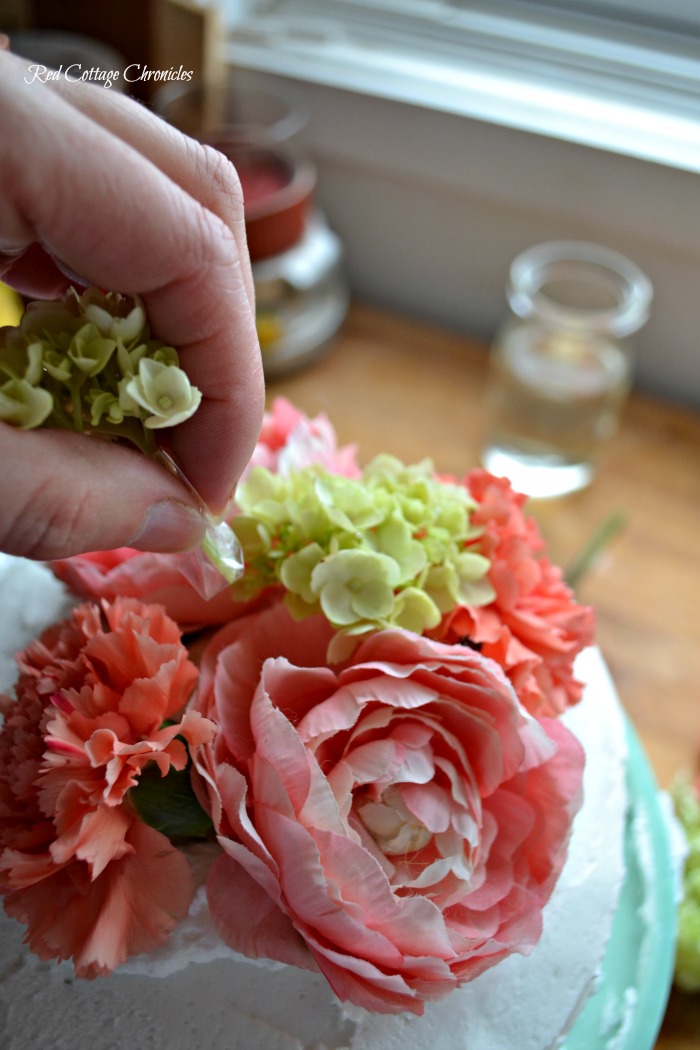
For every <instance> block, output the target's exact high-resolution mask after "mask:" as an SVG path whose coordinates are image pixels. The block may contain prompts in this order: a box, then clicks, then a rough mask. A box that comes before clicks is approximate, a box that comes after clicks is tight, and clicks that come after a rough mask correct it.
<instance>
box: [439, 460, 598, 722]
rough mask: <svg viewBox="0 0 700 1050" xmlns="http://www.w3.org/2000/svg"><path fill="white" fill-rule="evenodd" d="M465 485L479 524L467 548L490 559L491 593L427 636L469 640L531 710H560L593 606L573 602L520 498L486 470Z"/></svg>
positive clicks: (586, 640) (588, 633) (575, 688)
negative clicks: (493, 662)
mask: <svg viewBox="0 0 700 1050" xmlns="http://www.w3.org/2000/svg"><path fill="white" fill-rule="evenodd" d="M466 486H467V488H468V489H469V492H470V493H471V495H472V496H473V497H474V498H475V499H476V500H477V502H478V506H477V508H476V509H475V510H474V512H473V514H472V523H473V524H474V525H475V526H481V528H482V529H483V532H482V533H481V535H480V536H479V537H478V538H477V539H476V540H475V541H474V543H473V545H472V549H474V550H477V551H478V552H479V553H480V554H483V555H484V556H485V557H486V558H488V559H489V561H490V563H491V566H490V569H489V571H488V579H489V581H490V583H491V585H492V587H493V589H494V591H495V598H494V600H493V601H492V602H490V603H488V604H486V605H483V606H481V607H473V606H468V607H457V608H456V609H454V610H453V611H452V612H450V613H449V614H448V615H447V616H446V617H445V618H444V620H443V622H442V624H441V625H440V627H439V628H438V629H437V630H436V631H434V632H432V634H433V636H434V637H438V638H440V639H442V640H444V641H447V642H456V641H459V640H461V639H464V638H467V639H469V641H470V643H472V644H474V645H477V646H478V647H479V649H480V650H481V652H482V653H483V654H484V655H485V656H489V657H491V658H492V659H493V660H496V661H497V662H498V663H499V664H500V665H501V666H502V667H503V668H504V670H505V671H506V674H507V675H508V677H509V678H510V680H511V682H512V683H513V686H514V687H515V690H516V692H517V694H518V697H519V699H520V701H521V703H523V704H524V705H525V707H527V709H528V710H529V711H530V712H532V713H533V714H536V715H548V716H552V717H553V716H556V715H559V714H561V713H562V712H563V711H565V710H566V708H567V707H569V706H570V705H572V704H575V703H576V702H577V701H578V700H580V698H581V694H582V690H583V686H582V684H581V683H580V682H578V681H577V680H576V679H575V678H574V674H573V665H574V660H575V658H576V656H577V655H578V653H579V652H581V650H582V649H584V648H585V647H586V646H588V645H590V644H591V643H592V642H593V636H594V616H593V610H592V609H590V608H588V607H586V606H583V605H579V604H578V603H577V602H576V601H575V599H574V596H573V594H572V592H571V589H570V588H569V587H568V586H567V584H566V583H565V582H564V580H563V578H562V573H561V570H560V569H559V568H558V567H557V566H555V565H553V564H552V563H551V562H550V561H549V559H548V558H547V557H546V556H544V555H543V553H542V550H543V548H544V542H543V540H542V537H541V535H540V533H539V530H538V528H537V525H536V524H535V522H534V521H533V520H532V518H530V517H528V516H527V515H526V514H525V513H524V511H523V505H524V503H525V496H522V495H520V494H519V493H517V492H514V491H513V489H512V488H511V485H510V482H509V481H507V480H506V479H505V478H496V477H493V476H492V475H491V474H489V473H487V472H486V471H484V470H475V471H472V472H471V473H470V474H468V475H467V478H466Z"/></svg>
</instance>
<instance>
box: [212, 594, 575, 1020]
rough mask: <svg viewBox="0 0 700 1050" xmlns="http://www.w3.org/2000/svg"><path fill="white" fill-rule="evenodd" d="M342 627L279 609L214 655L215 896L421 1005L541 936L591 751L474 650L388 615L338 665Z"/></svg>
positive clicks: (352, 983) (380, 1005) (369, 984)
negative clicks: (329, 661) (532, 707)
mask: <svg viewBox="0 0 700 1050" xmlns="http://www.w3.org/2000/svg"><path fill="white" fill-rule="evenodd" d="M330 636H331V630H330V628H329V626H328V624H327V622H326V621H325V620H324V619H323V618H321V617H314V618H310V619H306V620H304V621H302V622H295V621H293V620H292V619H291V618H290V617H289V615H288V613H287V612H286V609H285V608H284V606H283V605H282V604H277V605H275V606H272V607H270V608H268V609H266V610H264V611H262V612H260V613H257V614H255V615H253V616H249V617H246V618H243V619H241V620H238V621H237V622H236V623H233V624H229V625H228V626H227V627H225V628H223V629H222V631H220V632H219V634H218V635H217V636H216V637H215V639H214V640H213V642H212V644H211V646H210V647H209V649H208V650H207V651H206V652H205V655H204V658H203V663H202V671H201V676H200V687H199V689H198V694H197V698H196V701H195V703H196V707H197V709H198V710H199V711H200V712H201V713H202V714H203V715H205V716H206V717H207V718H211V719H213V720H214V721H215V722H216V723H217V724H218V725H219V733H218V735H217V737H216V738H215V740H214V741H213V742H211V743H205V744H203V745H201V746H199V747H197V748H195V749H194V752H193V757H194V761H195V765H196V768H197V770H198V772H199V774H200V776H201V785H200V790H201V792H202V796H203V797H207V798H208V801H209V807H210V809H211V812H212V817H213V820H214V825H215V828H216V831H217V833H218V840H219V842H220V844H221V846H222V847H223V850H224V854H223V855H222V856H221V857H220V858H219V859H218V860H217V862H216V863H215V865H214V867H213V869H212V872H211V875H210V879H209V883H208V894H209V902H210V908H211V911H212V914H213V916H214V919H215V922H216V923H217V927H218V929H219V932H220V935H221V936H222V937H223V939H224V940H225V941H226V942H227V943H228V944H229V945H231V946H232V947H233V948H234V949H236V950H238V951H241V952H243V953H245V954H246V955H248V956H252V957H258V956H267V957H270V958H273V959H278V960H281V961H283V962H287V963H293V964H296V965H299V966H303V967H306V968H310V969H318V970H320V971H321V972H322V973H323V974H325V976H326V977H327V979H328V980H329V982H330V984H331V986H332V987H333V989H334V990H335V992H336V994H337V995H338V996H339V997H340V998H341V999H344V1000H350V1001H352V1002H354V1003H356V1004H357V1005H359V1006H362V1007H365V1008H367V1009H370V1010H377V1011H381V1012H385V1013H395V1012H399V1011H411V1012H414V1013H421V1012H422V1010H423V1008H424V1002H425V1000H430V999H437V998H440V997H442V996H444V995H445V994H447V993H448V992H449V991H451V990H452V989H453V988H455V987H457V986H458V985H460V984H462V983H463V982H465V981H468V980H470V979H472V978H473V977H476V976H477V975H478V974H479V973H481V972H482V971H484V970H485V969H487V968H489V967H491V966H493V965H494V964H495V963H497V962H499V961H500V960H501V959H503V958H504V957H506V956H507V955H509V954H511V953H512V952H514V951H518V952H523V953H527V952H528V951H529V950H530V949H531V948H532V946H533V945H534V944H535V943H536V942H537V940H538V938H539V936H540V932H541V928H542V908H543V906H544V905H545V903H546V902H547V900H548V899H549V897H550V895H551V892H552V889H553V887H554V884H555V882H556V879H557V877H558V874H559V872H560V870H561V868H562V866H563V863H564V858H565V853H566V848H567V842H568V837H569V832H570V826H571V821H572V817H573V814H574V812H575V811H576V809H577V807H578V804H579V796H580V787H581V778H582V768H583V754H582V751H581V748H580V746H579V745H578V743H577V741H576V740H575V739H574V738H573V737H572V736H571V734H570V733H569V732H568V731H567V730H566V729H565V728H564V727H563V726H562V725H561V723H560V722H558V721H556V720H548V719H543V720H541V721H537V720H535V719H534V718H533V717H532V716H530V715H529V714H528V713H527V712H526V711H525V710H524V709H523V708H522V706H521V705H520V704H519V703H518V700H517V698H516V696H515V693H514V691H513V689H512V687H511V686H510V684H509V682H508V680H507V678H506V677H505V675H504V674H503V672H502V671H501V669H500V668H499V667H498V666H497V665H496V664H495V663H494V662H493V661H491V660H487V659H485V658H484V657H483V656H482V655H480V654H479V653H477V652H475V651H474V650H472V649H470V648H467V647H462V646H458V645H456V646H448V645H444V644H442V643H440V642H436V641H432V640H430V639H427V638H424V637H420V636H418V635H413V634H410V633H409V632H406V631H402V630H387V631H380V632H377V633H375V634H373V635H370V636H368V637H367V638H366V639H364V640H363V641H362V642H361V643H360V645H359V646H358V648H357V649H356V651H355V653H354V655H353V657H352V660H351V661H350V662H348V663H346V664H345V665H343V666H341V667H335V668H329V667H327V666H324V663H325V654H326V650H327V647H328V643H329V640H330Z"/></svg>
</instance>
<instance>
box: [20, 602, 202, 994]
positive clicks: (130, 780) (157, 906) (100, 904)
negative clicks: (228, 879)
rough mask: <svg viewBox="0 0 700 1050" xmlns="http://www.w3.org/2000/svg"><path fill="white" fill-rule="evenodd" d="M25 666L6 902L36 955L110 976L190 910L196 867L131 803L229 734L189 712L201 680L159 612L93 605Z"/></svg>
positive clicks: (83, 972)
mask: <svg viewBox="0 0 700 1050" xmlns="http://www.w3.org/2000/svg"><path fill="white" fill-rule="evenodd" d="M18 663H19V667H20V677H19V680H18V682H17V685H16V690H15V691H16V696H17V698H16V700H11V699H10V698H9V697H4V698H1V699H2V704H1V706H2V711H3V713H4V715H5V721H4V726H3V728H2V731H1V732H0V891H1V892H2V894H3V895H4V903H5V910H6V911H7V913H8V914H9V915H11V916H13V917H15V918H17V919H19V920H20V921H21V922H23V923H25V924H26V925H27V932H26V936H25V940H26V941H27V943H28V944H29V946H30V948H31V949H32V951H34V952H35V953H36V954H37V955H39V956H40V958H42V959H50V958H58V959H67V958H72V959H73V962H74V965H75V970H76V973H77V975H78V976H80V977H89V978H91V977H96V976H98V975H101V974H107V973H109V972H110V971H111V970H113V969H114V967H115V966H117V965H118V964H119V963H121V962H123V961H124V959H126V958H127V956H129V955H133V954H136V953H139V952H143V951H150V950H152V949H153V948H155V947H157V946H158V945H159V944H162V943H163V941H165V939H166V938H167V936H168V933H169V932H170V930H171V929H172V928H173V927H174V926H175V924H176V922H177V921H179V919H181V918H182V917H183V916H184V915H185V914H186V912H187V909H188V907H189V905H190V902H191V900H192V895H193V884H192V874H191V871H190V868H189V864H188V861H187V860H186V858H185V857H184V855H183V854H182V853H181V852H179V851H178V850H176V849H175V848H174V847H173V846H172V845H171V844H170V842H169V840H168V839H167V838H166V837H165V836H164V835H162V834H161V833H160V832H158V831H155V830H154V829H153V828H151V827H148V826H146V825H145V824H143V823H142V822H141V821H140V820H139V819H138V817H137V814H136V811H135V810H134V808H133V806H132V805H131V802H130V798H129V791H130V789H132V788H134V787H136V786H137V784H138V781H139V777H140V774H141V772H142V770H143V769H144V767H145V766H147V765H148V764H149V763H155V764H156V766H157V767H158V769H159V770H160V773H161V775H163V776H164V775H165V774H166V773H167V772H168V770H169V769H171V768H173V769H184V767H185V765H186V764H187V751H186V748H185V746H184V744H183V742H182V741H181V740H180V739H176V737H178V736H180V737H184V739H185V740H187V742H188V743H189V744H190V745H200V746H201V745H202V744H203V743H204V742H205V741H206V740H209V739H211V738H212V736H213V734H214V729H215V727H214V726H212V725H211V724H210V723H208V722H207V721H206V720H205V719H203V718H202V717H201V716H200V715H199V714H197V713H196V712H194V711H189V712H187V713H186V714H184V715H183V714H182V711H183V708H184V706H185V705H186V703H187V701H188V699H189V697H190V694H191V692H192V689H193V687H194V684H195V682H196V678H197V669H196V668H195V666H194V665H193V664H192V663H191V661H190V660H189V658H188V654H187V650H186V649H185V647H184V646H183V644H182V642H181V640H180V631H179V628H178V627H177V625H176V624H175V623H174V622H173V621H172V620H171V619H169V618H168V617H167V616H166V615H165V613H164V612H163V609H162V608H161V607H159V606H147V605H143V604H142V603H140V602H137V601H135V600H133V599H128V598H125V599H117V600H116V601H115V602H114V603H113V604H112V605H110V604H108V603H107V602H104V603H103V605H102V609H100V608H99V607H98V606H97V605H89V604H85V605H81V606H79V607H78V608H77V609H75V610H74V611H73V614H72V616H71V617H70V619H68V620H65V621H63V622H62V623H60V624H58V625H56V626H54V627H52V628H50V629H49V630H47V631H46V632H44V634H43V635H42V637H41V638H40V639H39V641H37V642H35V643H33V644H32V645H30V646H29V647H28V648H27V649H26V650H25V651H24V652H23V653H21V654H20V655H19V657H18ZM166 721H169V722H170V723H171V724H168V725H167V727H163V726H164V723H165V722H166Z"/></svg>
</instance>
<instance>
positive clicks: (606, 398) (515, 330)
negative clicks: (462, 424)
mask: <svg viewBox="0 0 700 1050" xmlns="http://www.w3.org/2000/svg"><path fill="white" fill-rule="evenodd" d="M507 297H508V303H509V306H510V314H509V317H508V318H507V319H506V320H505V322H504V324H503V325H502V326H501V328H500V330H499V332H498V333H497V336H496V338H495V340H494V343H493V346H492V349H491V354H490V365H489V377H488V384H487V397H486V405H487V432H486V437H485V442H484V449H483V453H482V461H483V463H484V465H485V467H486V468H487V470H489V471H491V472H492V473H494V474H498V475H505V476H506V477H508V478H510V480H511V482H512V483H513V486H514V488H516V489H518V490H519V491H521V492H524V493H526V494H527V495H530V496H542V497H550V496H559V495H563V494H564V493H567V492H573V491H575V490H577V489H580V488H583V487H584V486H585V485H587V484H588V483H589V482H590V480H591V479H592V477H593V474H594V471H595V466H596V461H597V457H598V453H599V451H600V449H601V447H602V446H603V445H604V443H605V442H606V441H608V440H609V439H610V438H611V437H612V436H613V434H614V433H615V431H616V429H617V425H618V420H619V415H620V409H621V407H622V405H623V402H624V400H625V397H626V395H627V392H628V390H629V387H630V382H631V376H632V365H633V360H632V351H631V346H630V336H632V335H633V334H634V333H635V332H636V331H638V329H639V328H641V326H642V325H643V324H644V323H645V321H646V320H647V317H648V314H649V307H650V304H651V298H652V287H651V284H650V282H649V281H648V279H647V278H646V277H645V275H644V274H643V273H642V272H641V270H640V269H639V268H638V267H637V266H635V265H634V264H633V263H631V262H630V261H629V260H628V259H626V258H625V257H624V256H623V255H620V254H618V253H617V252H614V251H611V250H610V249H608V248H604V247H601V246H599V245H596V244H586V243H582V242H576V241H555V242H550V243H547V244H541V245H538V246H536V247H534V248H531V249H529V250H528V251H526V252H523V253H522V254H521V255H519V256H518V257H517V258H516V259H515V260H514V261H513V263H512V265H511V269H510V279H509V283H508V288H507Z"/></svg>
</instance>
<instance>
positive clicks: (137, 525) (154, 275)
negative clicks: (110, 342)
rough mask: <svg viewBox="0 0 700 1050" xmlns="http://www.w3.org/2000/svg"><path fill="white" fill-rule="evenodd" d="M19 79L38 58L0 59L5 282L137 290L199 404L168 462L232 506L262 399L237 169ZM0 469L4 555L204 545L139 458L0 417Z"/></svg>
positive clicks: (137, 117)
mask: <svg viewBox="0 0 700 1050" xmlns="http://www.w3.org/2000/svg"><path fill="white" fill-rule="evenodd" d="M25 78H27V68H26V62H24V61H23V60H20V59H18V58H17V57H16V56H13V55H10V54H9V53H7V52H4V51H2V50H1V49H0V114H2V116H1V118H0V204H1V205H2V206H1V207H0V278H1V279H2V280H4V281H6V282H7V283H8V284H10V285H12V286H13V287H15V288H16V289H17V290H18V291H20V292H22V293H24V294H26V295H29V296H32V297H34V298H55V297H56V296H58V295H61V294H62V293H63V292H64V291H65V290H66V289H67V288H68V287H69V285H71V284H75V283H76V282H78V283H80V284H83V285H91V284H94V285H98V286H100V287H102V288H105V289H110V290H115V291H119V292H123V293H129V294H134V293H135V294H138V295H140V296H141V298H142V299H143V301H144V305H145V308H146V313H147V316H148V318H149V321H150V324H151V328H152V330H153V333H154V335H156V336H157V337H158V338H160V339H162V340H163V341H164V342H166V343H168V344H170V345H173V346H175V347H177V350H178V354H179V358H180V363H181V366H182V367H183V368H184V369H185V371H186V372H187V374H188V376H189V378H190V380H191V382H192V383H193V385H194V386H196V387H198V388H199V389H200V390H201V391H202V394H203V398H202V403H201V405H200V407H199V409H198V410H197V412H196V413H195V415H194V416H193V417H192V418H191V419H189V420H187V421H186V422H185V423H182V424H180V425H179V426H178V427H175V428H173V430H171V431H170V432H169V437H170V438H171V439H172V446H171V447H172V452H173V454H174V457H175V459H176V461H177V463H178V465H179V466H180V468H181V469H182V471H183V472H184V474H185V476H186V477H187V478H188V480H189V482H190V483H191V485H192V486H193V487H194V489H195V490H196V491H197V492H198V493H199V494H200V496H201V497H202V499H203V500H204V501H205V503H206V504H207V505H208V506H209V508H210V509H211V510H212V511H213V512H214V513H215V514H217V513H221V512H222V511H223V509H224V507H225V505H226V503H227V502H228V500H229V498H230V496H231V494H232V492H233V489H234V487H235V484H236V482H237V480H238V478H239V476H240V474H241V473H242V471H243V469H244V467H245V465H246V463H247V462H248V459H249V458H250V455H251V453H252V450H253V448H254V445H255V441H256V439H257V436H258V432H259V428H260V422H261V418H262V411H263V393H264V388H263V378H262V366H261V362H260V353H259V348H258V342H257V334H256V329H255V307H254V290H253V282H252V277H251V272H250V264H249V260H248V253H247V248H246V243H245V227H244V221H243V200H242V193H241V189H240V184H239V182H238V179H237V176H236V174H235V171H234V169H233V168H232V166H231V165H230V163H229V162H228V161H227V160H226V158H224V157H223V155H221V154H219V153H218V152H216V151H214V150H211V149H209V148H207V147H204V146H201V145H199V144H198V143H196V142H194V141H193V140H191V139H187V138H185V137H184V136H182V135H181V134H180V133H179V132H178V131H176V130H175V129H173V128H171V127H170V126H169V125H167V124H166V123H164V122H163V121H161V120H160V119H159V118H157V117H155V116H154V115H153V114H151V113H149V112H148V111H147V110H146V109H145V108H143V107H142V106H140V105H139V104H138V103H135V102H133V101H132V100H130V99H127V98H125V97H124V96H121V95H117V94H115V93H113V92H112V91H109V90H107V89H105V88H101V87H97V86H95V85H90V84H84V83H81V82H69V81H66V80H65V79H60V80H56V81H51V82H47V83H40V82H39V81H38V80H35V81H34V82H33V83H26V80H25ZM0 462H1V463H2V497H1V499H0V550H5V551H8V552H9V553H14V554H23V555H26V556H28V557H33V558H56V557H65V556H68V555H70V554H75V553H78V552H79V551H89V550H96V549H112V548H115V547H119V546H133V547H137V548H140V549H143V550H177V549H184V548H185V547H188V546H191V545H193V544H195V543H197V542H199V540H200V539H201V538H202V536H203V533H204V529H205V522H204V521H203V519H202V517H201V515H200V513H199V510H198V508H197V506H196V504H195V502H194V501H193V500H192V497H191V495H190V493H189V492H188V490H187V489H186V488H185V487H184V486H183V485H181V484H180V482H178V481H177V480H176V479H175V478H174V477H172V476H171V475H170V474H168V473H167V472H166V471H165V470H164V469H163V468H161V467H159V466H158V465H157V464H155V463H153V462H152V461H151V460H149V459H148V458H147V457H145V456H143V455H142V454H141V453H139V452H135V451H132V450H131V449H128V448H124V447H120V446H117V445H114V444H111V443H107V442H103V441H99V440H96V439H93V438H89V437H85V436H83V435H80V434H73V433H69V432H66V431H53V430H35V431H19V430H17V429H15V428H14V427H11V426H8V425H7V424H1V423H0Z"/></svg>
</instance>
